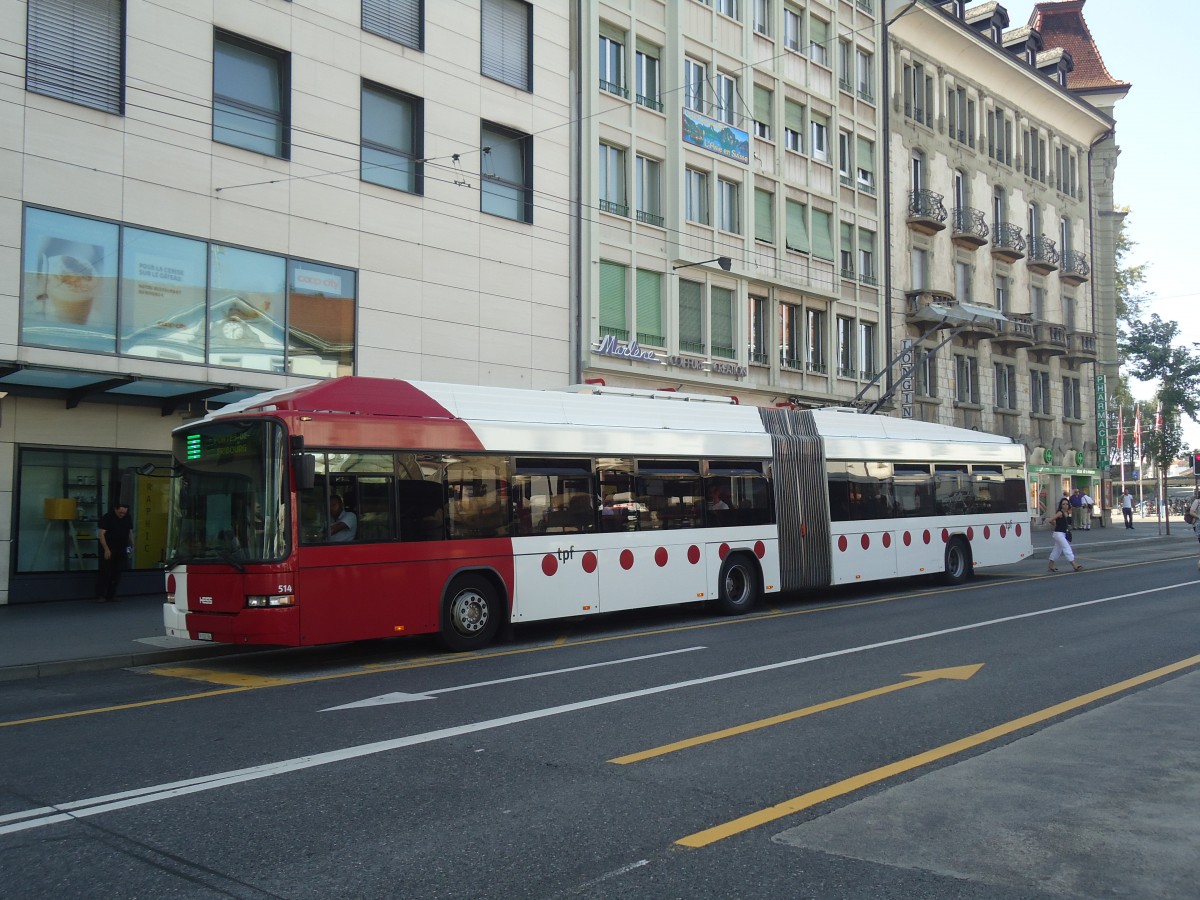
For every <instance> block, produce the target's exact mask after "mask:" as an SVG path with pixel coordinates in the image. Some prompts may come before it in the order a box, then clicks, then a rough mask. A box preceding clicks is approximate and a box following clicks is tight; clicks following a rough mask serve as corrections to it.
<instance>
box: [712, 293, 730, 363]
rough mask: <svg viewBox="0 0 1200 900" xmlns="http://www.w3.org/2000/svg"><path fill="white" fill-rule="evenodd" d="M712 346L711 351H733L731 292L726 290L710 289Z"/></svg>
mask: <svg viewBox="0 0 1200 900" xmlns="http://www.w3.org/2000/svg"><path fill="white" fill-rule="evenodd" d="M711 311H712V331H711V334H712V345H713V350H714V351H715V350H717V349H723V350H732V349H733V291H731V290H729V289H728V288H720V287H714V288H713V289H712V310H711Z"/></svg>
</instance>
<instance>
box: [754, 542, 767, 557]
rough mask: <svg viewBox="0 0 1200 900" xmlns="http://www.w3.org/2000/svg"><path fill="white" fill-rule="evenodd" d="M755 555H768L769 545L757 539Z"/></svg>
mask: <svg viewBox="0 0 1200 900" xmlns="http://www.w3.org/2000/svg"><path fill="white" fill-rule="evenodd" d="M754 555H755V556H757V557H758V558H759V559H762V558H763V557H764V556H766V555H767V545H766V544H764V543H763V542H762V541H755V542H754Z"/></svg>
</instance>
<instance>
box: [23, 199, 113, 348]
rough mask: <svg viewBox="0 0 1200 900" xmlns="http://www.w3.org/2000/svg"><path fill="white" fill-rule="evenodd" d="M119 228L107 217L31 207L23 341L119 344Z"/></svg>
mask: <svg viewBox="0 0 1200 900" xmlns="http://www.w3.org/2000/svg"><path fill="white" fill-rule="evenodd" d="M118 233H119V232H118V228H117V226H116V225H111V224H109V223H107V222H97V221H93V220H91V219H80V218H77V217H75V216H66V215H62V214H61V213H53V212H48V211H46V210H41V209H28V210H26V212H25V258H24V269H25V272H24V283H23V286H22V290H21V342H22V343H25V344H41V345H46V346H51V347H65V348H69V349H73V350H90V351H93V352H98V353H112V352H114V351H115V350H116V343H117V339H116V332H117V259H118V249H117V248H118Z"/></svg>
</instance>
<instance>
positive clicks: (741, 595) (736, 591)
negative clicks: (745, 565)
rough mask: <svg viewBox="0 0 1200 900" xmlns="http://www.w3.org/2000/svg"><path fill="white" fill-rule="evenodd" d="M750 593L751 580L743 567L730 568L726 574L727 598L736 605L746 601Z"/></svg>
mask: <svg viewBox="0 0 1200 900" xmlns="http://www.w3.org/2000/svg"><path fill="white" fill-rule="evenodd" d="M749 591H750V580H749V578H748V577H747V576H746V573H745V571H743V569H742V567H741V566H730V568H729V571H728V572H727V573H726V574H725V596H726V597H728V598H729V599H730V600H732V601H733V602H735V603H741V602H742V601H743V600H745V599H746V595H747V594H748V593H749Z"/></svg>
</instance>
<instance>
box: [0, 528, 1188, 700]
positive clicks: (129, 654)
mask: <svg viewBox="0 0 1200 900" xmlns="http://www.w3.org/2000/svg"><path fill="white" fill-rule="evenodd" d="M1134 526H1135V527H1134V530H1132V531H1130V530H1128V529H1126V528H1125V527H1124V526H1123V525H1122V524H1121V520H1120V513H1118V515H1117V521H1116V523H1115V524H1114V525H1111V526H1109V527H1108V528H1099V527H1098V526H1093V527H1092V529H1091V530H1090V531H1085V532H1081V533H1079V534H1077V535H1076V537H1075V550H1076V552H1077V553H1079V554H1080V555H1081V556H1084V557H1086V556H1087V555H1089V550H1088V546H1089V545H1108V546H1109V547H1111V546H1112V544H1113V543H1114V542H1116V543H1125V542H1130V543H1132V542H1154V544H1155V545H1157V546H1162V544H1163V542H1165V541H1168V540H1169V541H1170V544H1171V546H1172V547H1173V546H1174V545H1176V544H1179V545H1180V546H1181V547H1182V546H1188V547H1189V549H1191V550H1195V549H1197V548H1196V543H1195V538H1194V537H1193V536H1192V533H1191V529H1190V528H1188V527H1187V526H1186V525H1184V524H1183V522H1182V520H1175V519H1172V520H1171V536H1170V538H1167V537H1166V535H1160V533H1159V531H1160V525H1159V523H1158V521H1157V520H1156V519H1140V518H1138V517H1136V516H1135V517H1134ZM1052 545H1053V538H1052V537H1051V532H1050V530H1049V529H1048V528H1045V527H1041V526H1039V527H1035V528H1034V529H1033V551H1034V552H1033V555H1032V556H1031V557H1030V558H1029V559H1027V560H1024V561H1022V562H1020V563H1017V564H1016V566H1015V567H1014V570H1015V571H1016V572H1017V573H1019V574H1034V573H1040V572H1042V571H1044V570H1045V564H1044V563H1043V562H1042V560H1044V559H1045V558H1046V555H1047V554H1048V553H1049V551H1050V547H1051V546H1052ZM1031 560H1032V562H1031ZM162 604H163V595H161V594H154V595H143V596H137V597H124V598H122V599H121V600H119V601H118V602H116V603H105V604H97V603H93V602H91V601H84V600H65V601H58V602H53V603H24V604H15V605H8V606H0V681H16V680H20V679H25V678H39V677H42V676H45V675H61V674H66V673H69V672H87V671H94V670H97V669H120V668H125V667H128V666H146V665H155V664H158V663H167V662H176V661H179V660H187V659H200V658H206V657H214V656H221V655H224V654H227V653H238V652H245V650H243V649H242V648H239V647H235V646H232V645H228V644H206V643H201V642H197V641H185V640H182V639H179V638H171V637H167V636H165V635H164V634H163V622H162Z"/></svg>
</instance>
